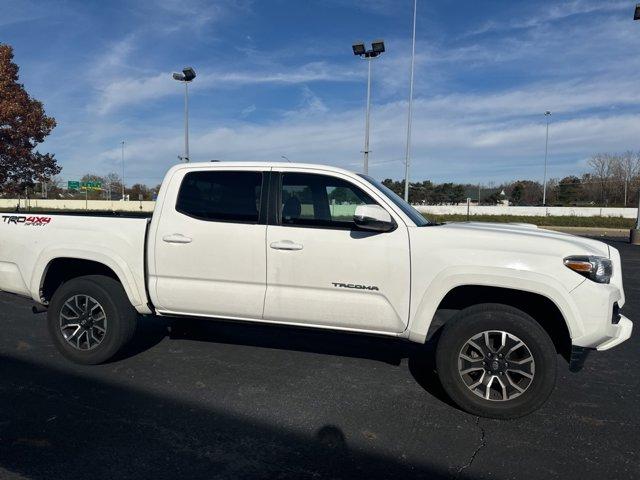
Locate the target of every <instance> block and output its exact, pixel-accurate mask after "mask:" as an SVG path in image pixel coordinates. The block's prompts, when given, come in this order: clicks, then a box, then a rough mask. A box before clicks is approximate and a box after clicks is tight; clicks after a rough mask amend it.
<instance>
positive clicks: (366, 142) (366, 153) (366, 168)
mask: <svg viewBox="0 0 640 480" xmlns="http://www.w3.org/2000/svg"><path fill="white" fill-rule="evenodd" d="M366 59H367V65H368V67H369V68H368V70H369V73H368V75H367V113H366V115H365V127H364V167H363V171H364V174H365V175H368V174H369V118H370V115H371V57H366Z"/></svg>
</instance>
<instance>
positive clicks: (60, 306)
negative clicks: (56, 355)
mask: <svg viewBox="0 0 640 480" xmlns="http://www.w3.org/2000/svg"><path fill="white" fill-rule="evenodd" d="M136 319H137V312H136V311H135V309H134V308H133V306H131V303H130V302H129V299H128V298H127V295H126V293H125V291H124V289H123V288H122V285H121V284H120V283H119V282H118V281H117V280H114V279H113V278H110V277H106V276H103V275H87V276H84V277H78V278H74V279H73V280H70V281H68V282H66V283H64V284H62V285H61V286H60V287H59V288H58V289H57V290H56V292H55V293H54V294H53V297H52V299H51V302H50V305H49V309H48V312H47V322H48V326H49V333H50V335H51V338H52V339H53V343H54V345H55V346H56V348H57V349H58V350H59V351H60V353H62V355H64V356H65V357H66V358H68V359H69V360H71V361H73V362H75V363H81V364H90V365H93V364H98V363H102V362H106V361H107V360H109V359H110V358H112V357H113V356H114V355H116V354H117V353H118V352H119V351H120V350H121V349H122V347H124V346H125V345H126V344H127V343H128V342H129V340H131V338H132V337H133V334H134V332H135V327H136Z"/></svg>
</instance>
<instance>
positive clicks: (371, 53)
mask: <svg viewBox="0 0 640 480" xmlns="http://www.w3.org/2000/svg"><path fill="white" fill-rule="evenodd" d="M352 48H353V54H354V55H357V56H359V57H361V58H364V59H365V60H366V61H367V70H368V72H367V106H366V114H365V127H364V151H363V152H362V153H363V154H364V158H363V163H364V165H363V172H364V173H365V175H366V174H368V173H369V152H370V150H369V125H370V117H371V60H373V59H374V58H376V57H377V56H379V55H380V54H382V53H384V51H385V46H384V42H383V41H382V40H375V41H374V42H372V43H371V50H367V49H366V48H365V46H364V43H363V42H358V43H354V44H353V45H352Z"/></svg>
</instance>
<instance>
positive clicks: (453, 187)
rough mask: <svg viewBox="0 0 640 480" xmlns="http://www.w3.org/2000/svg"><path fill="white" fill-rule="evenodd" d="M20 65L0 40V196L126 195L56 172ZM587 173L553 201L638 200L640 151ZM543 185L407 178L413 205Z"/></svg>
mask: <svg viewBox="0 0 640 480" xmlns="http://www.w3.org/2000/svg"><path fill="white" fill-rule="evenodd" d="M18 79H19V76H18V66H17V65H16V64H15V63H14V62H13V49H12V48H11V47H10V46H9V45H6V44H1V43H0V198H1V197H5V198H16V197H22V196H28V197H31V198H42V197H46V198H88V199H105V200H108V199H111V200H120V199H121V198H122V178H121V177H120V176H119V175H118V174H116V173H110V174H108V175H104V176H100V175H95V174H87V175H84V176H83V177H82V178H81V179H80V181H82V182H100V183H101V185H102V189H101V190H96V191H93V190H91V191H81V190H77V191H76V190H69V189H68V188H66V187H67V185H65V184H63V182H62V181H61V180H60V179H59V177H57V175H58V174H59V173H60V172H61V170H62V168H61V167H60V166H59V165H58V163H57V160H56V159H55V157H54V155H53V154H50V153H40V152H39V151H38V150H37V149H36V147H37V145H38V144H40V143H42V142H43V141H44V139H45V137H46V136H47V135H49V133H51V131H52V130H53V128H54V127H55V126H56V121H55V119H54V118H52V117H49V116H47V115H46V114H45V111H44V107H43V105H42V103H41V102H39V101H38V100H35V99H33V98H31V97H30V96H29V94H28V93H27V92H26V90H25V89H24V85H22V84H20V83H18ZM588 166H589V169H590V170H589V172H588V173H584V174H582V175H581V176H574V175H570V176H568V177H564V178H562V179H551V180H549V181H548V182H547V204H548V205H575V206H581V205H585V206H586V205H598V206H626V205H631V206H635V205H637V203H638V189H640V152H630V151H628V152H624V153H620V154H614V153H600V154H596V155H593V156H592V157H591V158H590V159H589V161H588ZM383 183H384V184H385V185H386V186H387V187H389V188H391V189H392V190H393V191H395V192H396V193H397V194H398V195H400V196H402V195H403V192H404V184H403V182H401V181H395V180H392V179H389V178H388V179H386V180H384V181H383ZM158 190H159V185H158V186H155V187H149V186H147V185H144V184H141V183H136V184H134V185H132V186H130V187H126V189H125V192H124V193H125V196H126V197H128V198H129V199H130V200H152V199H153V198H154V197H155V195H156V194H157V192H158ZM542 190H543V186H542V184H541V183H540V182H538V181H534V180H517V181H513V182H505V183H502V184H499V185H496V184H493V183H490V184H488V185H478V184H470V183H440V184H435V183H433V182H431V181H430V180H425V181H422V182H414V183H411V184H410V190H409V201H410V202H411V203H414V204H440V205H443V204H459V203H464V202H466V200H467V198H470V199H471V200H473V201H474V202H478V201H479V203H480V204H486V205H495V204H497V203H499V202H504V201H509V202H510V203H511V204H513V205H541V204H542V197H543V192H542Z"/></svg>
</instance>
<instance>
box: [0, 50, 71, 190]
mask: <svg viewBox="0 0 640 480" xmlns="http://www.w3.org/2000/svg"><path fill="white" fill-rule="evenodd" d="M55 126H56V121H55V119H54V118H52V117H48V116H47V115H46V114H45V111H44V107H43V106H42V102H39V101H38V100H35V99H33V98H31V97H30V96H29V94H28V93H27V92H26V90H25V89H24V85H22V84H21V83H18V66H17V65H16V64H15V63H13V48H11V47H10V46H9V45H5V44H0V192H5V193H7V192H8V193H21V192H22V191H24V189H25V188H26V187H33V185H34V184H35V183H36V182H41V181H46V180H48V179H50V178H51V177H52V176H54V175H57V174H58V173H60V171H61V168H60V167H59V166H58V164H57V162H56V159H55V158H54V156H53V154H50V153H40V152H38V151H37V150H36V146H37V145H38V144H39V143H41V142H43V141H44V139H45V137H46V136H47V135H49V133H51V130H53V128H54V127H55Z"/></svg>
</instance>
